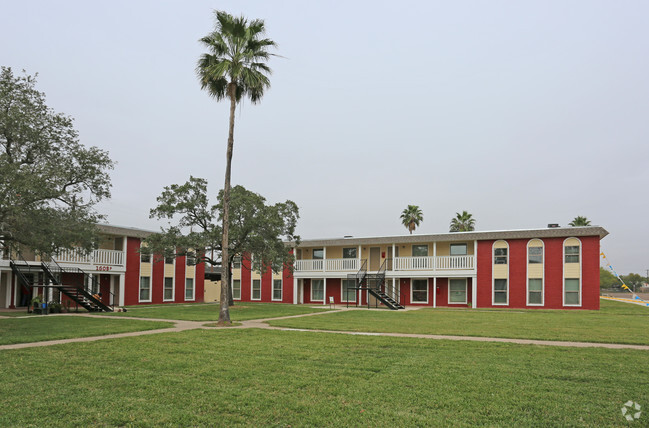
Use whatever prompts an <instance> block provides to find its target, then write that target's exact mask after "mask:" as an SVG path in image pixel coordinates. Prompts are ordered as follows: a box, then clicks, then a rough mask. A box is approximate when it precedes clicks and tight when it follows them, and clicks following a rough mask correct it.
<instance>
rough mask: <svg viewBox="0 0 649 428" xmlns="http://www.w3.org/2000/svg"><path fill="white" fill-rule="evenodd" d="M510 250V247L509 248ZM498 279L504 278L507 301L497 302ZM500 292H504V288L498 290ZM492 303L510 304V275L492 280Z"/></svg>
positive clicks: (499, 304) (496, 304)
mask: <svg viewBox="0 0 649 428" xmlns="http://www.w3.org/2000/svg"><path fill="white" fill-rule="evenodd" d="M508 250H509V249H508ZM496 280H504V281H505V284H506V287H505V291H504V293H507V301H506V302H505V303H496ZM498 293H503V290H498ZM491 304H492V306H509V277H508V278H493V279H492V281H491Z"/></svg>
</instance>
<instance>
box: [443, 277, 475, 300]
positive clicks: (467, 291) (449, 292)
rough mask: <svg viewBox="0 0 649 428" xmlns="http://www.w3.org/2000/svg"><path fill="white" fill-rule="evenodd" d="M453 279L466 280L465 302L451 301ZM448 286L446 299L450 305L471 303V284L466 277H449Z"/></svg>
mask: <svg viewBox="0 0 649 428" xmlns="http://www.w3.org/2000/svg"><path fill="white" fill-rule="evenodd" d="M451 281H464V302H451ZM447 288H448V293H446V294H447V296H446V300H447V302H448V304H449V305H467V304H468V303H469V296H468V294H469V285H468V281H467V280H466V278H449V279H448V284H447Z"/></svg>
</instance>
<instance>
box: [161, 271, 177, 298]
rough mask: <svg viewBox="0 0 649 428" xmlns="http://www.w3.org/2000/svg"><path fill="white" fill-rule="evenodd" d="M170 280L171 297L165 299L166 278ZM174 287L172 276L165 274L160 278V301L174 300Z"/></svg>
mask: <svg viewBox="0 0 649 428" xmlns="http://www.w3.org/2000/svg"><path fill="white" fill-rule="evenodd" d="M168 279H170V280H171V299H165V290H166V285H167V280H168ZM175 294H176V287H174V278H173V276H165V277H164V278H162V301H163V302H173V301H174V300H175V297H176V296H175Z"/></svg>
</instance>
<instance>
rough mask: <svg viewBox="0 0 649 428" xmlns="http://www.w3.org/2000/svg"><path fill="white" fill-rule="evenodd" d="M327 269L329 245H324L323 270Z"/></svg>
mask: <svg viewBox="0 0 649 428" xmlns="http://www.w3.org/2000/svg"><path fill="white" fill-rule="evenodd" d="M326 270H327V247H322V271H323V272H324V271H326ZM325 288H326V287H325Z"/></svg>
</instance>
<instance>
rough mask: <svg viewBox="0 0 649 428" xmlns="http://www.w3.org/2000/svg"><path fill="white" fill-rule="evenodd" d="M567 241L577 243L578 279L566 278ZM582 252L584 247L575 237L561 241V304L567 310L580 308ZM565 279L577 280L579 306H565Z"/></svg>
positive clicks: (581, 295) (581, 296)
mask: <svg viewBox="0 0 649 428" xmlns="http://www.w3.org/2000/svg"><path fill="white" fill-rule="evenodd" d="M569 239H576V240H577V241H579V278H566V277H565V275H566V241H568V240H569ZM583 252H584V245H583V243H582V242H581V239H579V238H577V237H574V236H572V237H570V238H566V239H565V240H564V241H563V251H562V253H563V264H562V265H561V268H562V269H561V278H562V279H561V282H562V284H561V303H563V306H566V307H569V308H580V307H581V306H582V298H583V287H582V276H583V267H584V265H583V264H582V259H581V255H582V253H583ZM566 279H579V304H578V305H574V304H566Z"/></svg>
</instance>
